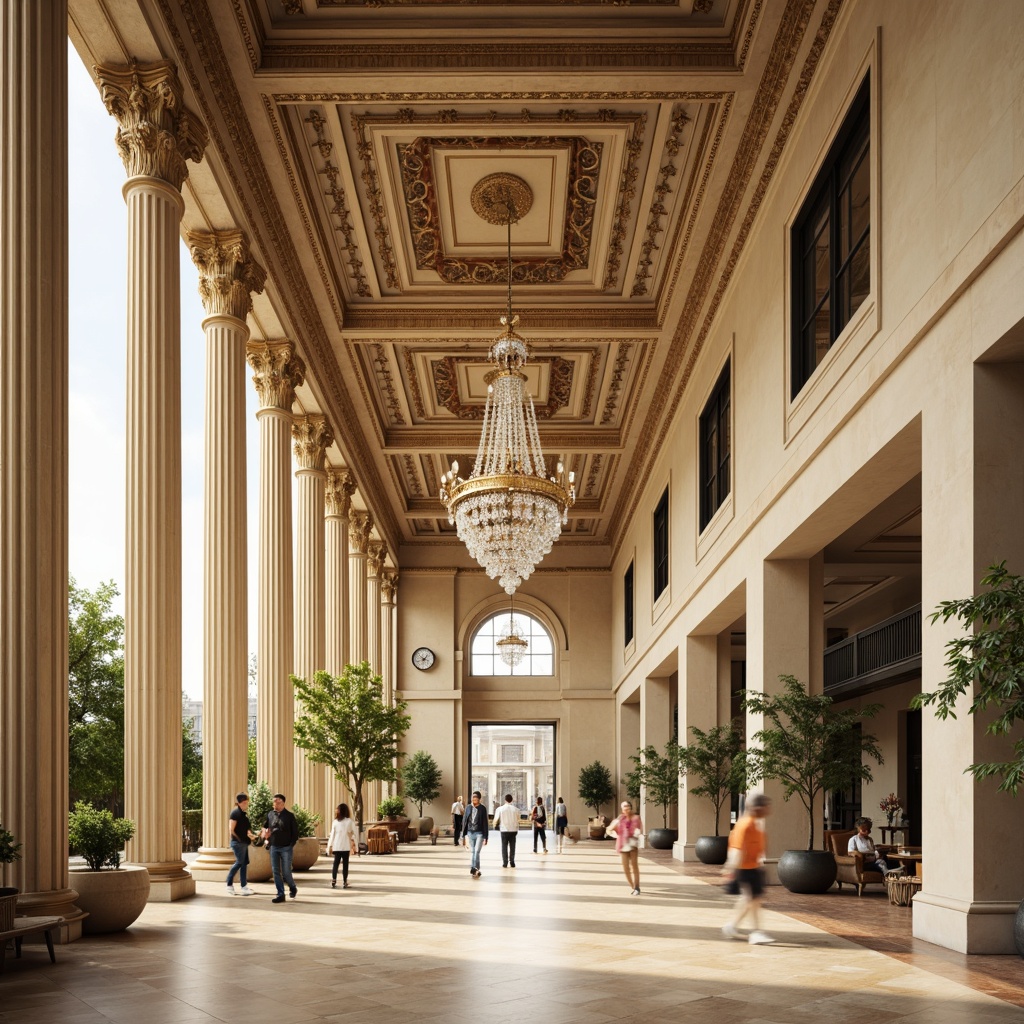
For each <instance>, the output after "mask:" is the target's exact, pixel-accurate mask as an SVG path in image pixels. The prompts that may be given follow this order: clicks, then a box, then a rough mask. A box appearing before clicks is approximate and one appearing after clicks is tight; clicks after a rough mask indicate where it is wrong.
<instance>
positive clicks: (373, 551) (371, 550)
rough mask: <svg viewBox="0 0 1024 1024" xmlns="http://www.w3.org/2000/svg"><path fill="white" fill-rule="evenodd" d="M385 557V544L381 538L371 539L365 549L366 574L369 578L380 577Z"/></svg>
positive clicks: (386, 553)
mask: <svg viewBox="0 0 1024 1024" xmlns="http://www.w3.org/2000/svg"><path fill="white" fill-rule="evenodd" d="M387 557H388V546H387V544H385V543H384V541H382V540H371V541H370V543H369V544H368V545H367V550H366V575H367V577H368V578H369V579H371V580H372V579H380V576H381V573H383V572H384V563H385V562H386V561H387Z"/></svg>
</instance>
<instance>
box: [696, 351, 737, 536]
mask: <svg viewBox="0 0 1024 1024" xmlns="http://www.w3.org/2000/svg"><path fill="white" fill-rule="evenodd" d="M731 410H732V359H727V360H726V362H725V366H724V367H723V368H722V372H721V373H720V374H719V375H718V380H717V381H716V382H715V386H714V388H713V389H712V391H711V395H710V397H709V398H708V400H707V402H706V403H705V404H704V409H703V411H702V412H701V414H700V429H699V436H700V516H699V519H700V531H701V532H703V531H704V529H705V528H706V527H707V525H708V523H710V522H711V520H712V519H713V518H714V515H715V513H716V512H717V511H718V510H719V509H720V508H721V507H722V505H723V504H724V503H725V499H726V498H728V497H729V493H730V491H731V490H732V481H731V466H732V427H731V420H730V415H731ZM723 439H724V443H723Z"/></svg>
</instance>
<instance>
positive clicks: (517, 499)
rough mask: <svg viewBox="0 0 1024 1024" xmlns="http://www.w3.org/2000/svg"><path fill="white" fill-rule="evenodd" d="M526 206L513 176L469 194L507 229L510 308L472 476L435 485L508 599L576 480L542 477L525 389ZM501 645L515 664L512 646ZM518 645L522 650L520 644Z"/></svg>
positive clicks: (525, 191)
mask: <svg viewBox="0 0 1024 1024" xmlns="http://www.w3.org/2000/svg"><path fill="white" fill-rule="evenodd" d="M532 202H533V193H532V192H531V191H530V187H529V186H528V185H527V184H526V182H525V181H523V180H522V179H521V178H517V177H516V176H515V175H512V174H491V175H488V176H487V177H486V178H484V179H483V180H481V181H479V182H477V184H476V185H475V186H474V188H473V194H472V203H473V209H474V210H476V212H477V213H478V214H479V215H480V216H481V217H483V218H484V220H487V221H488V222H489V223H491V224H505V225H507V227H508V309H507V312H506V314H505V316H503V317H502V318H501V324H502V326H503V327H504V331H503V332H502V334H501V336H500V337H498V338H496V339H495V341H494V343H493V344H492V345H491V348H490V352H489V353H488V358H490V360H491V361H492V362H493V363H494V366H495V368H494V369H493V370H491V371H490V372H489V373H488V374H487V376H486V378H485V380H486V382H487V385H488V387H487V404H486V406H485V407H484V425H483V430H482V431H481V434H480V446H479V448H478V449H477V453H476V461H475V462H474V464H473V471H472V473H471V474H470V475H469V477H468V478H466V479H463V478H462V477H460V476H459V464H458V462H453V463H452V466H451V469H450V470H449V471H448V472H447V473H445V475H444V476H443V477H442V478H441V501H442V502H443V503H444V505H445V507H446V508H447V509H448V522H449V523H453V524H454V525H455V528H456V530H457V532H458V535H459V539H460V540H461V541H462V542H463V543H464V544H465V545H466V548H467V549H468V550H469V553H470V554H471V555H472V556H473V557H474V558H475V559H476V560H477V561H478V562H479V563H480V565H482V566H483V568H484V570H485V571H486V572H487V575H488V576H490V578H491V579H496V580H497V581H498V582H499V584H500V585H501V586H502V588H503V589H504V590H505V592H506V593H507V594H510V595H511V594H514V593H515V592H516V589H517V588H518V586H519V584H520V583H522V582H523V580H525V579H528V578H529V576H530V574H531V573H532V572H533V570H534V569H535V568H536V566H537V563H538V562H540V560H541V559H542V558H543V557H544V556H545V555H546V554H547V553H548V552H549V551H550V550H551V546H552V545H553V544H554V542H555V541H556V540H558V537H559V535H560V534H561V532H562V527H563V526H564V525H565V524H566V523H567V522H568V519H569V515H568V513H569V509H570V508H571V507H572V505H573V504H574V503H575V501H576V488H575V484H574V480H575V474H573V473H570V474H569V476H568V481H566V478H565V470H564V467H563V466H562V463H561V462H559V463H558V469H557V472H556V474H555V475H552V476H548V475H547V471H546V464H545V461H544V453H543V451H542V450H541V446H540V434H539V432H538V430H537V414H536V412H535V411H534V408H533V399H532V398H531V397H530V396H529V395H528V394H527V393H526V391H525V388H524V386H523V385H524V384H525V383H526V376H525V374H523V372H522V367H523V365H524V364H525V363H526V360H527V358H528V356H529V349H528V348H527V345H526V342H525V340H524V339H523V338H522V337H521V336H520V335H519V334H517V333H516V330H515V329H516V327H517V326H518V324H519V317H518V316H516V315H514V314H513V313H512V225H513V223H515V222H516V221H517V220H519V218H520V217H521V216H523V214H525V213H526V212H527V210H529V208H530V205H531V204H532ZM510 635H511V634H510ZM506 639H507V640H509V644H508V649H509V650H510V651H514V650H519V657H520V659H521V658H522V650H521V649H519V648H518V644H517V643H516V642H515V641H512V640H510V639H509V638H506ZM501 643H502V641H499V645H500V644H501ZM518 643H521V644H523V646H524V648H525V646H526V643H525V641H523V640H522V638H519V641H518ZM504 652H505V648H502V660H503V661H505V654H504ZM505 663H506V664H509V665H511V664H518V662H509V661H505Z"/></svg>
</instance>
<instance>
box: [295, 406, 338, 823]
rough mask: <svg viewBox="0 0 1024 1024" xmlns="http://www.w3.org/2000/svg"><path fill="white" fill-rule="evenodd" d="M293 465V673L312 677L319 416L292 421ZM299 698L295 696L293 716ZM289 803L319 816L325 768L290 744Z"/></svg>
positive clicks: (327, 433) (320, 478)
mask: <svg viewBox="0 0 1024 1024" xmlns="http://www.w3.org/2000/svg"><path fill="white" fill-rule="evenodd" d="M292 438H293V440H294V449H295V461H296V463H297V464H298V467H299V468H298V469H297V470H296V471H295V476H296V479H297V481H298V490H299V500H298V525H297V528H296V544H295V559H296V562H295V674H296V675H297V676H300V677H301V678H303V679H312V678H313V675H314V673H316V672H319V671H321V670H322V669H323V667H324V483H325V481H326V479H327V474H326V472H324V464H325V459H326V455H327V449H328V448H329V447H330V446H331V445H332V444H333V443H334V435H333V434H332V433H331V428H330V427H329V426H328V424H327V421H326V420H325V419H324V418H323V416H303V417H301V418H300V419H297V420H295V421H294V422H293V423H292ZM301 711H302V702H301V701H299V700H298V699H295V715H296V716H298V715H299V714H300V713H301ZM293 802H294V803H297V804H299V805H300V806H302V807H305V808H306V809H307V810H309V811H314V812H317V813H320V814H323V807H324V772H323V766H322V765H315V764H313V763H312V762H310V761H309V760H308V758H307V757H306V752H305V751H304V750H302V749H301V748H300V747H296V748H295V796H294V798H293Z"/></svg>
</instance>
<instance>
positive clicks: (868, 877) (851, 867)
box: [825, 829, 885, 896]
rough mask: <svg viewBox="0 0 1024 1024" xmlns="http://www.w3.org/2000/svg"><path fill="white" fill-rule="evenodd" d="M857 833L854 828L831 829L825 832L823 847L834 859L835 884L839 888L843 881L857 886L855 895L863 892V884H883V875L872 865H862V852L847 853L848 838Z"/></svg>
mask: <svg viewBox="0 0 1024 1024" xmlns="http://www.w3.org/2000/svg"><path fill="white" fill-rule="evenodd" d="M856 834H857V830H856V829H847V830H846V831H843V832H838V831H833V832H826V833H825V849H826V850H828V851H829V852H831V853H832V855H833V856H834V857H835V859H836V885H838V886H839V888H840V889H842V887H843V882H846V883H847V884H849V885H855V886H857V895H858V896H861V895H863V893H864V886H865V885H870V884H871V883H872V882H877V883H878V884H879V885H885V875H883V874H882V872H881V871H876V870H875V869H874V868H872V867H865V866H864V854H862V853H849V852H848V849H849V844H850V840H851V839H852V838H853V837H854V836H855V835H856Z"/></svg>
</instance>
